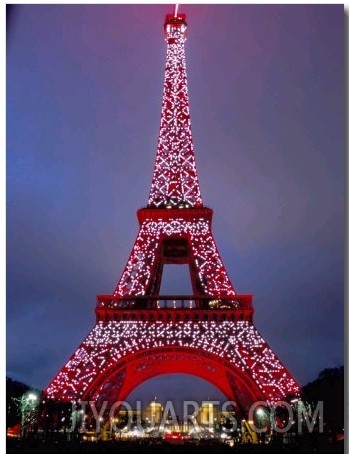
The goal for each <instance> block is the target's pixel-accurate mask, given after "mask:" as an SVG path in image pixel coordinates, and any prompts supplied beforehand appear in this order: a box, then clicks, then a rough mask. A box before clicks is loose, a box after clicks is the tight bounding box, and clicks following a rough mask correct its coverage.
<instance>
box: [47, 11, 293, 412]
mask: <svg viewBox="0 0 349 454" xmlns="http://www.w3.org/2000/svg"><path fill="white" fill-rule="evenodd" d="M164 31H165V38H166V42H167V55H166V67H165V82H164V90H163V100H162V110H161V121H160V132H159V140H158V146H157V154H156V160H155V167H154V174H153V178H152V183H151V189H150V194H149V200H148V204H147V206H146V207H145V208H142V209H140V210H138V212H137V217H138V221H139V226H140V227H139V232H138V235H137V238H136V241H135V244H134V247H133V249H132V251H131V254H130V257H129V259H128V261H127V263H126V266H125V269H124V271H123V273H122V275H121V277H120V280H119V282H118V283H117V285H116V287H115V289H114V292H113V294H111V295H98V296H97V306H96V310H95V312H96V324H95V326H94V327H93V329H92V330H91V332H90V333H89V334H88V336H87V337H86V339H85V340H84V341H83V342H82V344H81V345H80V346H79V348H78V349H77V350H76V351H75V352H74V354H73V355H72V356H71V357H70V359H69V360H68V362H67V363H66V364H65V365H64V367H63V368H62V369H61V370H60V371H59V373H58V374H57V375H56V376H55V377H54V379H53V380H52V381H51V383H50V384H49V385H48V387H47V388H46V390H45V395H46V396H47V397H48V398H54V399H62V400H75V401H76V400H79V399H80V400H94V401H97V402H100V403H102V402H103V401H108V402H109V403H110V404H112V403H113V402H116V401H122V400H125V399H126V398H127V396H128V395H129V394H130V392H131V391H132V390H133V389H135V388H136V387H137V386H138V385H139V384H141V383H142V382H144V381H145V380H147V379H149V378H151V377H154V376H156V375H160V374H167V373H188V374H191V375H194V376H197V377H201V378H204V379H206V380H207V381H209V382H211V383H212V384H213V385H215V386H216V387H217V388H218V389H219V390H220V391H222V392H223V393H224V394H225V395H226V396H227V399H229V400H232V401H234V402H236V403H237V405H238V408H239V409H240V410H241V411H242V412H244V413H245V412H246V409H248V408H249V407H250V406H251V404H252V403H253V402H255V401H257V400H262V401H266V402H268V403H269V404H272V403H273V402H276V401H279V400H281V399H283V398H285V396H286V395H298V394H299V386H298V384H297V383H296V381H295V380H294V379H293V377H292V376H291V374H290V373H289V372H288V371H287V370H286V368H285V367H284V365H283V364H282V363H281V362H280V360H279V359H278V358H277V356H276V355H275V354H274V353H273V351H272V350H271V348H270V347H269V346H268V344H267V343H266V341H265V340H264V339H263V337H262V336H261V335H260V333H259V332H258V331H257V329H256V327H255V326H254V324H253V312H254V309H253V306H252V295H239V294H237V293H236V291H235V289H234V287H233V285H232V283H231V281H230V279H229V277H228V275H227V272H226V269H225V267H224V264H223V261H222V259H221V257H220V254H219V252H218V249H217V246H216V243H215V241H214V238H213V235H212V231H211V226H212V215H213V211H212V210H211V209H210V208H207V207H205V206H204V205H203V203H202V198H201V194H200V188H199V183H198V177H197V171H196V165H195V158H194V148H193V140H192V133H191V122H190V115H189V98H188V84H187V72H186V61H185V50H184V43H185V41H186V38H187V23H186V17H185V15H184V14H174V15H173V14H169V15H167V16H166V19H165V23H164ZM165 264H179V265H181V264H187V265H188V266H189V270H190V279H191V285H192V290H193V291H192V294H191V295H160V284H161V277H162V271H163V267H164V265H165Z"/></svg>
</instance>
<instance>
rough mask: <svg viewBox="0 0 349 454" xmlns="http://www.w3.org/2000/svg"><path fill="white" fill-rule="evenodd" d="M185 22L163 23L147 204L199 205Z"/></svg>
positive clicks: (199, 196) (200, 202)
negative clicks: (159, 101) (159, 88)
mask: <svg viewBox="0 0 349 454" xmlns="http://www.w3.org/2000/svg"><path fill="white" fill-rule="evenodd" d="M185 31H186V26H185V25H184V24H182V25H181V26H172V25H170V24H168V25H167V27H166V38H167V56H166V67H165V82H164V91H163V100H162V109H161V121H160V133H159V140H158V148H157V155H156V161H155V168H154V174H153V180H152V184H151V189H150V194H149V202H148V206H160V205H164V204H167V203H170V204H172V205H177V204H178V203H180V202H185V203H187V204H188V205H189V206H191V207H193V206H202V200H201V195H200V188H199V183H198V177H197V172H196V166H195V159H194V149H193V140H192V133H191V122H190V116H189V98H188V84H187V70H186V64H185V53H184V42H185Z"/></svg>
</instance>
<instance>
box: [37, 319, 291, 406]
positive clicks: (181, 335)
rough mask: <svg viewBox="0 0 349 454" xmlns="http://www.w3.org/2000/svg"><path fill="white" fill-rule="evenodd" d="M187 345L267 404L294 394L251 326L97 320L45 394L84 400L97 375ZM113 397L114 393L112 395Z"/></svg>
mask: <svg viewBox="0 0 349 454" xmlns="http://www.w3.org/2000/svg"><path fill="white" fill-rule="evenodd" d="M170 346H171V347H189V348H190V349H193V351H197V352H198V354H199V352H200V351H205V352H206V353H210V354H212V355H213V357H216V358H217V360H219V358H224V359H225V360H226V361H228V362H229V363H231V364H232V366H234V367H237V368H238V369H239V370H240V371H241V376H242V377H243V376H244V375H245V374H247V376H250V377H252V378H253V379H254V381H255V382H256V383H257V385H258V386H259V388H260V390H261V392H262V393H263V395H264V397H265V400H267V401H268V402H269V403H272V402H275V401H277V400H278V399H282V398H284V397H285V396H286V395H287V394H297V393H298V392H299V387H298V385H297V383H296V382H295V381H294V379H293V378H292V376H291V375H290V374H289V372H288V371H287V370H286V369H285V367H284V366H283V365H282V364H281V362H280V361H279V359H278V358H277V357H276V356H275V355H274V353H273V352H272V351H271V349H270V348H269V346H268V345H267V344H266V342H265V341H264V339H263V338H262V337H261V335H260V334H259V333H258V331H257V329H256V328H255V327H254V326H253V324H251V323H249V322H247V321H239V322H236V323H232V322H220V323H216V322H213V321H210V322H205V321H200V322H192V321H188V322H185V321H180V322H176V323H174V322H170V323H166V324H164V323H162V322H153V323H152V322H142V321H136V322H131V321H127V322H114V321H111V322H108V323H103V322H99V323H97V324H96V326H95V327H94V328H93V330H92V331H91V333H90V334H89V335H88V337H87V338H86V339H85V341H84V342H83V343H82V344H81V346H80V347H79V349H78V350H77V351H76V352H75V354H74V355H73V356H72V357H71V359H70V360H69V361H68V363H67V364H66V365H65V367H64V368H63V369H62V370H61V372H60V373H59V374H58V375H57V376H56V377H55V379H54V380H53V381H52V383H51V384H50V385H49V387H48V388H47V390H46V392H47V395H48V396H49V397H52V398H62V399H64V398H68V397H71V396H74V397H75V398H81V397H83V395H84V393H85V392H86V390H87V389H88V388H89V386H90V385H91V384H92V383H93V382H94V380H96V379H97V378H99V377H102V376H105V377H106V381H107V378H108V377H109V375H113V374H112V373H111V371H113V370H114V371H115V366H116V365H117V363H118V362H120V361H122V359H124V358H128V360H129V361H130V362H132V355H133V354H135V353H138V352H141V351H148V350H150V349H154V347H155V348H158V349H161V348H162V347H170ZM115 398H117V395H115Z"/></svg>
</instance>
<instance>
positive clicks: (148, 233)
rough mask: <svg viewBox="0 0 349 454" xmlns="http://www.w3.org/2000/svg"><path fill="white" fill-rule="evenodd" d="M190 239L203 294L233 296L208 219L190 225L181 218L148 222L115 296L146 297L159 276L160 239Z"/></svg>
mask: <svg viewBox="0 0 349 454" xmlns="http://www.w3.org/2000/svg"><path fill="white" fill-rule="evenodd" d="M174 235H176V236H178V237H183V238H187V239H188V242H189V244H190V246H191V248H192V255H193V257H195V260H194V263H193V266H194V268H195V274H196V276H197V277H198V279H199V280H200V285H201V289H202V292H203V294H205V295H210V296H212V297H220V296H222V295H226V296H233V295H235V291H234V288H233V285H232V283H231V282H230V280H229V278H228V275H227V272H226V270H225V267H224V265H223V262H222V259H221V257H220V255H219V252H218V249H217V247H216V244H215V241H214V239H213V236H212V233H211V230H210V223H209V221H208V220H207V219H203V218H201V219H195V218H194V219H193V220H192V221H186V220H184V219H181V218H175V219H170V220H169V221H164V220H162V219H158V220H153V219H148V220H146V221H145V222H144V223H143V224H142V225H141V228H140V230H139V233H138V236H137V239H136V242H135V245H134V247H133V250H132V252H131V255H130V258H129V260H128V262H127V265H126V267H125V270H124V272H123V274H122V276H121V278H120V281H119V283H118V284H117V286H116V288H115V291H114V295H115V296H120V297H122V296H124V295H145V294H146V291H147V289H148V288H149V285H150V284H151V279H152V278H153V277H154V276H155V274H156V269H155V268H156V258H157V257H158V256H159V254H160V245H161V242H160V237H173V236H174Z"/></svg>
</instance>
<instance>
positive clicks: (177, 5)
mask: <svg viewBox="0 0 349 454" xmlns="http://www.w3.org/2000/svg"><path fill="white" fill-rule="evenodd" d="M178 7H179V4H178V3H176V6H175V13H174V17H177V12H178Z"/></svg>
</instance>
